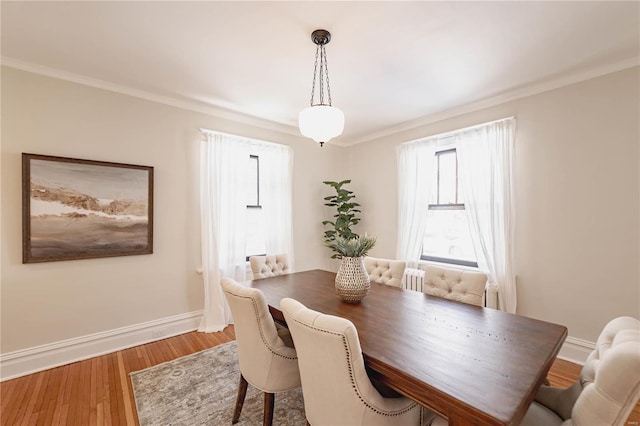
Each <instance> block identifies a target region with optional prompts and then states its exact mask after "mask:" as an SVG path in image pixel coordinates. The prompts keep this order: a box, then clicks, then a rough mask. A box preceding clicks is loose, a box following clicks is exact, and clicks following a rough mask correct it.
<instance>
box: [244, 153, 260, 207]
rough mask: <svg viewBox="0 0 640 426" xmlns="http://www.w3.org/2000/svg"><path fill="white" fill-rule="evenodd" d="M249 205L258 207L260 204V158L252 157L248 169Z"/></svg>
mask: <svg viewBox="0 0 640 426" xmlns="http://www.w3.org/2000/svg"><path fill="white" fill-rule="evenodd" d="M247 170H248V173H247V205H248V206H257V205H259V204H258V201H259V200H258V157H257V156H254V155H252V156H250V157H249V164H248V167H247Z"/></svg>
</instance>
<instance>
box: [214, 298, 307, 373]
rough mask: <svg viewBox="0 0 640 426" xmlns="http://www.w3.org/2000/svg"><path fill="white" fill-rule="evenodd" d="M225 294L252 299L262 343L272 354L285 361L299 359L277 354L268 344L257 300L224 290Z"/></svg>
mask: <svg viewBox="0 0 640 426" xmlns="http://www.w3.org/2000/svg"><path fill="white" fill-rule="evenodd" d="M224 292H225V293H229V294H232V295H234V296H236V297H241V298H243V299H251V303H253V313H254V315H255V316H256V319H257V320H258V324H260V327H258V330H259V331H260V338H261V339H262V343H264V345H265V346H266V347H267V349H269V351H270V352H271V353H272V354H274V355H277V356H279V357H281V358H284V359H292V360H293V359H298V357H295V356H294V357H291V356H288V355H284V354H281V353H280V352H277V351H276V350H275V349H273V348H272V347H271V346H270V345H269V344H268V343H267V339H266V338H265V336H264V333H263V332H262V322H261V321H260V317H259V316H258V305H257V304H256V301H255V299H254V298H253V297H251V296H241V295H239V294H235V293H232V292H230V291H226V290H224Z"/></svg>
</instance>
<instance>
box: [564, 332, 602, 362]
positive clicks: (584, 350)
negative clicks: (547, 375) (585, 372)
mask: <svg viewBox="0 0 640 426" xmlns="http://www.w3.org/2000/svg"><path fill="white" fill-rule="evenodd" d="M595 348H596V344H595V342H590V341H589V340H582V339H578V338H576V337H571V336H568V337H567V339H566V340H565V341H564V345H562V348H561V349H560V353H559V354H558V358H560V359H564V360H566V361H571V362H573V363H574V364H580V365H584V363H585V361H586V360H587V357H588V356H589V354H590V353H591V352H592V351H593V350H594V349H595Z"/></svg>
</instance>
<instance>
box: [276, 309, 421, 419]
mask: <svg viewBox="0 0 640 426" xmlns="http://www.w3.org/2000/svg"><path fill="white" fill-rule="evenodd" d="M280 307H281V309H282V312H283V313H284V316H285V319H286V321H287V325H288V326H289V330H290V331H291V336H292V337H293V341H294V342H295V344H296V350H297V352H298V365H299V367H300V376H301V379H302V393H303V396H304V406H305V413H306V415H307V420H308V422H309V423H310V424H312V425H318V426H322V425H379V424H409V423H408V421H407V417H405V416H407V415H408V416H413V418H415V424H417V423H418V417H419V415H420V410H419V407H418V406H416V404H415V403H413V402H411V401H407V400H406V399H405V398H384V397H382V396H381V395H380V393H379V392H378V391H377V390H376V388H375V387H374V386H373V385H372V383H371V381H370V379H369V377H368V376H367V372H366V370H365V366H364V360H363V358H362V350H361V347H360V341H359V340H358V332H357V331H356V328H355V326H354V325H353V323H351V321H349V320H347V319H344V318H339V317H336V316H332V315H326V314H322V313H320V312H316V311H313V310H311V309H308V308H306V307H305V306H304V305H302V304H301V303H300V302H298V301H296V300H293V299H288V298H285V299H282V301H281V302H280ZM415 409H417V411H416V412H415V413H413V412H412V410H415ZM409 418H411V417H409ZM394 421H395V423H394Z"/></svg>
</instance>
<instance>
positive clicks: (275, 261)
mask: <svg viewBox="0 0 640 426" xmlns="http://www.w3.org/2000/svg"><path fill="white" fill-rule="evenodd" d="M249 263H250V264H251V272H253V279H254V280H257V279H260V278H267V277H275V276H276V275H282V274H287V273H289V269H290V266H289V256H287V255H286V254H272V255H267V256H251V257H250V258H249Z"/></svg>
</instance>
